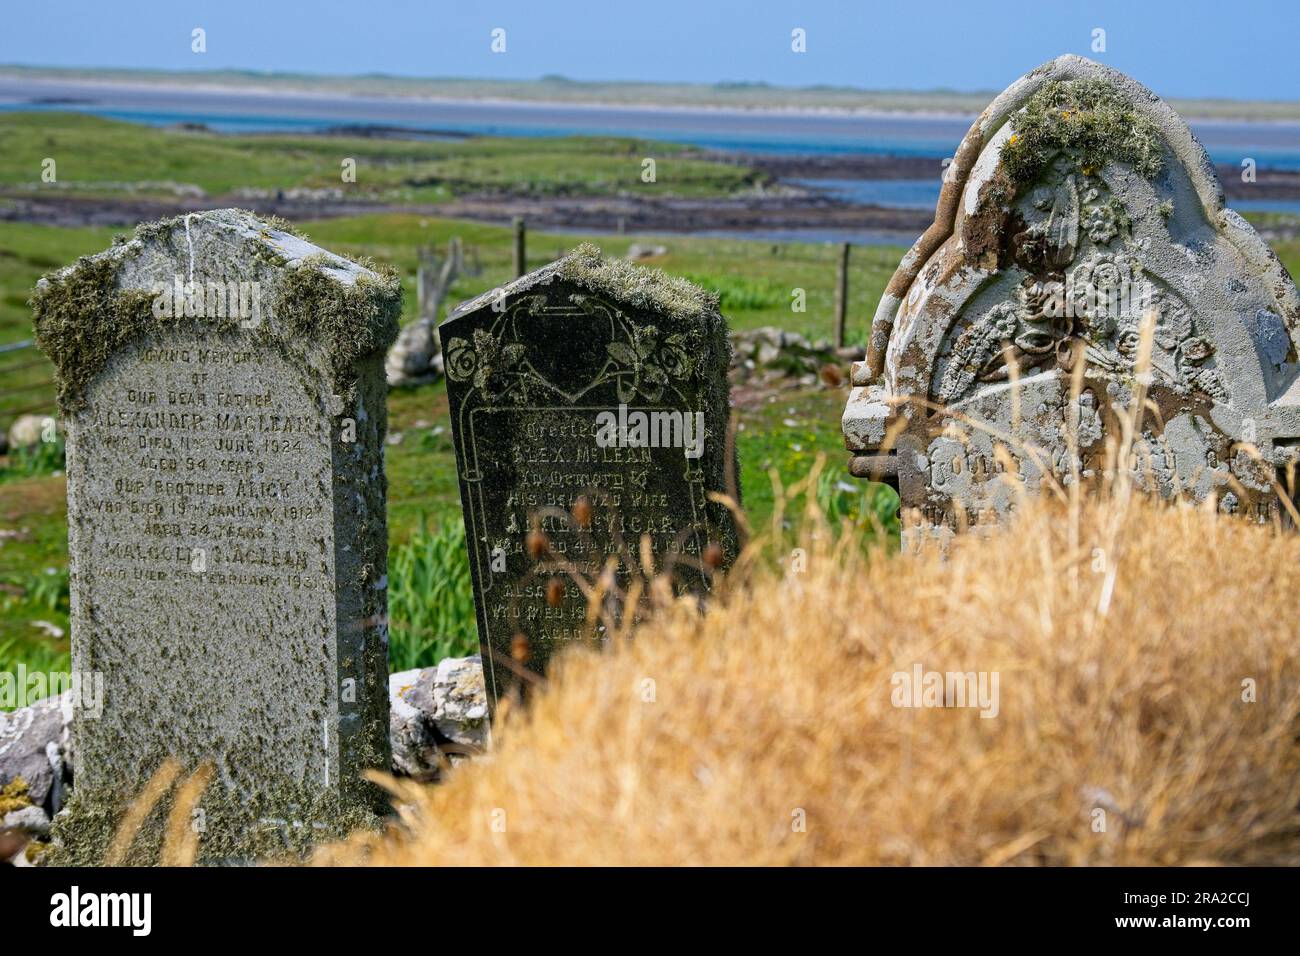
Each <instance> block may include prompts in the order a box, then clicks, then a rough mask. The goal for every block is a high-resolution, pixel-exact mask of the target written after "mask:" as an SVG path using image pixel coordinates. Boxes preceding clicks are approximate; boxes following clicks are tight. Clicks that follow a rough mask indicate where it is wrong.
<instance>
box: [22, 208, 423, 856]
mask: <svg viewBox="0 0 1300 956" xmlns="http://www.w3.org/2000/svg"><path fill="white" fill-rule="evenodd" d="M400 298H401V291H400V286H399V285H398V283H397V280H396V277H395V276H392V275H380V274H377V273H376V272H374V271H372V270H370V269H367V268H364V267H362V266H359V265H357V264H356V263H353V262H350V261H348V260H346V259H342V258H340V257H338V256H335V255H332V254H330V253H327V252H325V251H323V250H321V249H319V248H317V247H316V246H313V245H312V244H311V243H309V242H307V241H305V240H304V239H301V238H299V237H298V236H296V235H294V234H292V233H290V232H288V231H286V230H285V229H282V228H280V227H279V226H277V225H274V224H270V223H267V222H263V221H260V220H258V219H255V218H253V217H252V216H251V215H250V214H248V213H243V212H239V211H235V210H222V211H217V212H210V213H199V214H193V215H190V216H186V217H182V218H177V219H174V220H170V221H165V222H160V223H155V224H150V225H146V226H141V227H140V228H139V229H137V230H136V233H135V236H134V237H133V238H130V239H129V240H127V241H125V242H122V243H120V244H118V245H115V246H114V247H113V248H112V249H110V250H108V251H106V252H104V253H101V254H99V255H97V256H93V257H90V258H85V259H81V260H80V261H78V263H77V264H76V265H74V266H72V267H69V268H67V269H64V270H62V271H61V272H58V273H54V274H52V275H50V276H48V277H46V278H45V279H43V280H42V281H41V283H40V285H39V286H38V288H37V291H36V293H35V297H34V307H35V313H36V335H37V340H38V342H39V344H40V345H41V347H42V348H43V349H44V350H45V351H46V353H47V354H48V355H49V356H50V358H51V359H52V360H53V361H54V363H55V366H56V368H57V371H58V376H59V385H60V396H59V397H60V403H61V406H62V411H63V415H64V418H65V421H66V427H67V459H68V467H67V471H68V524H69V530H68V546H69V547H68V550H69V563H70V569H71V582H72V585H71V588H72V608H71V622H72V646H73V666H74V669H75V670H76V671H78V672H88V673H94V674H99V675H102V677H103V681H104V694H103V702H102V712H101V713H98V714H90V713H84V712H83V713H79V714H77V716H76V718H75V722H74V741H75V748H74V750H75V755H76V758H75V759H76V766H75V790H74V795H73V800H72V803H71V809H70V811H69V816H68V818H67V819H66V820H65V821H62V827H61V830H62V840H63V843H64V847H65V850H66V852H67V853H68V860H69V861H70V862H87V863H94V862H98V860H99V859H100V857H101V855H102V853H103V850H104V846H105V842H106V841H107V840H108V838H109V837H111V836H112V834H113V832H114V831H115V830H116V828H117V826H118V825H119V824H120V822H121V819H122V810H123V806H124V802H125V801H127V800H128V799H129V798H131V797H132V796H134V795H135V794H136V793H137V792H139V791H140V789H141V788H142V787H143V785H144V784H145V782H146V781H148V780H149V778H150V776H151V774H153V773H154V772H155V771H156V770H157V769H158V767H159V766H160V764H161V763H162V762H163V760H164V759H165V758H167V757H169V756H171V757H175V758H176V759H177V760H178V761H179V762H180V765H181V772H182V773H183V774H189V773H192V772H194V771H195V770H196V769H198V768H199V767H201V766H202V765H204V764H205V763H206V764H210V765H211V767H212V777H211V783H210V785H209V786H208V789H207V792H206V793H205V794H204V796H203V799H202V802H201V803H200V805H199V807H198V809H199V811H200V813H199V814H198V816H196V820H197V821H200V822H201V824H202V826H201V829H200V831H199V832H198V833H197V836H198V839H199V847H200V851H199V852H200V854H201V858H209V859H231V858H249V857H252V856H257V855H261V854H264V853H274V852H277V851H278V852H283V850H284V849H285V847H286V846H302V845H306V844H308V843H310V842H311V841H312V840H313V839H315V838H319V837H321V836H329V835H333V834H335V833H337V832H339V831H340V830H343V829H345V828H348V827H350V826H355V825H356V824H358V823H360V822H362V821H364V820H366V819H367V818H370V817H371V814H372V811H373V809H374V808H376V807H377V806H378V805H381V804H382V801H377V799H376V797H377V795H376V794H375V793H374V791H373V788H372V787H371V785H369V784H366V783H364V782H363V781H362V779H361V774H362V772H363V771H364V770H365V769H366V768H368V767H377V768H385V769H386V768H387V766H388V693H387V674H388V661H387V625H386V613H387V595H386V569H387V560H386V548H387V531H386V525H385V482H384V458H383V447H384V432H385V428H386V415H385V392H386V388H385V384H384V373H383V360H384V349H385V348H386V347H387V346H388V344H389V343H390V342H391V341H392V339H393V336H394V334H395V333H396V321H397V314H398V311H399V309H400ZM163 814H164V809H163V808H161V807H160V809H158V810H157V811H155V813H154V815H153V816H152V817H151V818H150V821H149V822H148V825H147V826H146V827H145V828H144V830H143V831H142V832H141V834H140V836H139V838H138V839H137V841H136V851H135V852H136V853H137V857H136V858H138V859H150V858H151V855H152V854H153V853H156V851H157V849H158V845H159V838H160V832H159V831H160V830H161V829H162V823H163V820H164V815H163Z"/></svg>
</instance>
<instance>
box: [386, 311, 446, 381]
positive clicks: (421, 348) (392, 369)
mask: <svg viewBox="0 0 1300 956" xmlns="http://www.w3.org/2000/svg"><path fill="white" fill-rule="evenodd" d="M384 374H385V376H386V378H387V380H388V386H389V388H399V387H403V386H407V385H422V384H424V383H426V382H434V381H437V380H438V379H439V378H440V377H441V376H442V352H441V351H440V349H439V346H438V329H437V323H436V322H434V321H433V320H432V319H417V320H416V321H414V322H412V323H411V324H410V325H407V326H406V327H405V328H403V329H402V331H401V332H400V333H398V336H397V341H396V342H394V343H393V347H392V348H391V349H389V350H388V357H387V358H386V359H385V360H384Z"/></svg>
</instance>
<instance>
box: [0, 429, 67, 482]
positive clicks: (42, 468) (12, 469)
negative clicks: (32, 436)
mask: <svg viewBox="0 0 1300 956" xmlns="http://www.w3.org/2000/svg"><path fill="white" fill-rule="evenodd" d="M65 467H66V464H65V458H64V449H63V438H62V437H60V438H59V439H57V440H56V441H41V442H37V443H36V444H35V445H32V446H30V447H25V448H15V449H14V450H13V451H11V452H10V453H9V464H8V466H6V467H3V468H0V478H3V477H5V476H9V477H14V478H27V477H30V476H32V475H49V474H53V473H54V472H56V471H63V469H64V468H65Z"/></svg>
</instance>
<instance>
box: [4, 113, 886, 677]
mask: <svg viewBox="0 0 1300 956" xmlns="http://www.w3.org/2000/svg"><path fill="white" fill-rule="evenodd" d="M51 118H57V119H58V120H59V122H58V123H55V124H53V125H49V126H40V125H37V124H35V123H33V122H32V120H31V119H30V118H29V117H24V116H9V117H0V149H4V150H6V151H7V152H6V155H16V156H17V157H18V161H17V162H16V163H10V164H6V165H5V169H6V170H7V171H8V172H7V173H6V174H5V175H8V176H10V179H9V180H8V183H9V184H13V183H14V181H15V180H14V179H13V172H12V171H13V169H14V168H15V167H22V166H23V165H24V164H29V165H31V166H32V168H33V169H39V161H40V156H41V154H42V151H43V149H45V148H49V149H50V150H51V151H54V152H56V154H61V153H64V152H66V153H67V154H68V155H80V156H85V157H86V161H87V162H88V163H93V164H94V165H93V166H90V167H88V168H85V169H79V168H77V167H76V166H74V165H70V164H68V163H63V164H61V165H60V167H59V175H60V179H61V180H62V181H67V180H71V179H73V178H74V177H75V178H76V181H77V182H79V183H82V184H99V185H98V186H95V185H86V186H85V191H86V192H87V193H88V194H90V193H93V192H95V191H96V190H97V189H100V188H104V189H105V190H106V191H108V192H113V191H116V190H118V189H119V186H107V187H105V186H104V185H103V184H106V183H118V184H122V183H127V182H139V181H146V182H147V181H154V180H157V181H162V180H169V181H175V182H192V183H195V184H198V185H200V186H201V187H202V188H203V189H205V190H206V191H214V192H215V191H222V190H228V189H231V188H233V187H235V186H236V185H250V184H253V185H259V186H264V187H268V188H287V186H289V185H292V184H299V185H304V184H305V185H310V184H312V183H314V182H316V181H317V180H316V179H315V178H314V177H318V176H325V175H327V174H326V173H325V172H321V170H322V169H326V168H328V164H329V163H331V162H334V157H335V156H337V155H338V151H339V150H340V149H342V147H343V142H344V141H340V140H332V139H326V140H320V139H316V140H313V139H311V138H307V137H302V138H298V139H294V138H291V137H290V138H286V140H285V142H283V143H282V142H281V141H280V140H279V139H278V138H277V139H271V138H257V139H256V140H255V141H251V142H248V141H243V140H240V139H238V138H225V137H214V136H209V135H206V134H187V133H181V132H169V131H159V130H151V129H141V128H139V127H134V126H125V125H124V124H118V123H109V122H106V121H101V120H93V119H88V118H86V117H77V116H59V115H57V114H54V116H53V117H51V116H45V117H42V120H50V119H51ZM36 130H40V132H41V135H43V136H44V137H45V138H44V139H39V138H37V137H36V136H35V135H34V131H36ZM87 135H89V136H92V137H98V139H97V140H96V142H97V143H98V144H99V145H98V147H97V148H96V149H94V150H85V149H84V145H83V148H82V149H79V150H69V149H68V148H67V147H68V146H69V145H71V144H72V143H73V142H75V141H76V138H77V137H78V136H87ZM272 144H274V145H273V148H270V149H268V148H267V147H268V145H272ZM355 145H356V146H357V147H358V149H357V153H358V155H359V156H364V157H368V158H367V159H366V162H371V161H375V162H378V160H379V157H381V156H386V157H388V160H387V161H388V162H390V168H389V169H388V172H387V173H386V175H390V176H391V177H392V180H391V181H396V180H397V178H399V177H400V176H407V175H410V173H411V170H412V169H414V168H415V167H416V166H418V165H420V164H422V163H430V162H436V163H443V164H445V166H444V169H451V168H454V167H456V166H457V165H458V164H459V166H460V167H462V168H463V169H464V170H466V173H465V175H466V177H467V178H466V180H465V181H466V182H470V181H471V180H470V179H469V178H468V177H471V176H472V177H473V179H472V182H473V184H474V188H483V186H484V184H486V183H490V182H491V181H493V180H494V179H496V180H498V181H501V182H507V181H509V182H510V183H511V184H512V185H517V184H518V183H519V182H520V181H524V182H536V183H538V184H539V185H538V188H539V189H543V188H544V189H558V188H560V187H561V186H562V184H563V183H564V182H565V181H566V178H565V177H568V178H569V180H572V181H574V182H579V181H580V182H581V184H582V185H581V186H580V187H574V188H579V189H581V190H583V191H586V192H587V193H588V194H590V193H591V192H593V191H599V190H601V189H606V188H609V189H614V188H622V185H621V184H620V182H619V181H618V180H617V177H618V176H620V175H622V173H623V172H624V170H623V166H624V165H627V164H631V165H630V166H628V168H629V169H632V170H633V173H632V177H633V179H635V177H636V173H637V172H638V171H639V159H638V158H637V157H639V156H640V155H642V154H641V153H640V152H638V151H637V150H635V149H632V147H631V146H629V145H628V144H627V143H625V142H615V141H611V140H603V139H602V140H558V141H550V140H548V141H543V143H542V144H541V148H540V149H539V143H538V142H535V141H530V143H529V144H528V148H527V149H526V150H525V149H522V148H521V145H520V144H519V143H516V142H513V141H508V140H502V141H486V140H479V141H473V142H472V143H453V144H424V143H421V144H411V143H400V142H398V143H394V142H388V141H371V140H359V141H356V143H355ZM254 147H257V148H254ZM361 147H365V148H366V149H368V150H371V152H369V153H363V152H362V149H361ZM11 150H12V151H13V152H12V153H10V152H9V151H11ZM475 151H477V152H478V154H479V155H480V158H479V159H474V158H473V156H474V154H475ZM430 152H438V153H440V157H439V158H438V159H434V160H430V159H428V156H429V154H430ZM665 155H666V154H665ZM485 157H486V158H485ZM575 157H581V161H576V160H575ZM690 162H693V161H690ZM706 165H707V166H709V167H712V166H713V164H706ZM525 167H526V168H527V172H526V174H524V173H521V172H520V170H521V169H523V168H525ZM561 167H562V168H563V171H560V170H561ZM361 168H362V169H363V170H364V168H365V167H364V166H362V167H361ZM714 173H719V174H720V176H721V178H710V177H712V176H713V175H714ZM674 175H677V174H676V173H675V174H674ZM736 175H739V177H740V178H739V179H736V178H727V177H735V176H736ZM745 175H746V171H745V170H743V169H739V168H738V167H730V166H722V167H719V168H718V169H717V170H714V169H712V168H709V169H704V170H703V171H702V174H701V177H700V178H699V180H698V185H699V187H700V188H701V189H708V190H720V191H727V190H731V189H733V188H739V187H741V186H743V185H744V183H743V178H744V176H745ZM521 177H522V178H521ZM2 179H3V177H0V180H2ZM663 180H664V166H663V165H662V164H661V166H660V181H661V182H663ZM0 185H3V182H0ZM421 188H423V187H421ZM430 188H432V187H430ZM629 188H630V187H629ZM421 198H422V199H428V198H430V197H428V196H423V197H421ZM298 225H299V226H300V227H301V229H302V231H303V232H305V233H306V234H307V235H308V236H309V237H310V238H311V239H312V240H314V241H315V242H317V243H319V244H320V245H322V246H324V247H326V248H328V249H331V250H333V251H336V252H339V253H341V254H343V255H349V256H354V257H356V256H372V257H374V258H375V259H376V260H378V261H381V262H386V263H390V264H392V265H393V266H395V267H397V268H398V269H399V270H400V271H401V273H402V276H403V284H404V287H405V293H406V296H405V316H404V319H405V320H409V319H411V318H412V317H413V315H414V311H415V283H414V276H415V268H416V262H417V249H418V248H419V247H421V246H438V247H442V246H445V245H446V243H447V242H448V240H450V239H451V237H452V236H457V237H459V238H460V239H461V241H462V242H463V243H464V244H465V248H466V253H467V255H466V259H467V263H468V265H469V266H470V269H469V270H467V274H463V275H462V276H461V277H460V278H459V279H458V280H457V282H456V284H455V285H454V286H453V287H452V290H451V294H450V297H449V298H450V301H451V303H452V304H454V303H455V302H458V301H461V300H464V299H467V298H470V297H472V296H474V295H477V294H478V293H480V292H483V291H486V290H488V289H491V288H494V287H495V286H497V285H500V284H501V283H503V282H505V281H507V280H508V279H510V278H511V277H512V272H511V260H510V257H511V250H510V230H509V229H508V228H506V227H498V226H491V225H484V224H480V223H470V222H460V221H454V220H448V219H441V218H435V217H423V216H416V215H406V214H391V213H386V214H376V215H370V216H360V217H352V218H340V219H328V220H318V221H309V222H301V223H298ZM122 231H123V230H118V229H108V228H84V229H69V228H57V227H50V226H39V225H30V224H24V223H13V222H0V345H3V344H6V343H12V342H17V341H20V340H23V339H26V338H29V337H30V336H31V312H30V308H29V307H28V304H27V299H28V296H29V294H30V291H31V289H32V287H33V285H34V284H35V283H36V281H37V279H39V277H40V276H41V275H42V274H44V273H46V272H49V271H51V270H53V269H57V268H59V267H60V266H62V265H65V264H67V263H70V262H72V261H74V260H75V259H76V258H77V257H78V256H82V255H88V254H92V253H95V252H98V251H100V250H102V249H104V248H107V247H108V246H109V244H110V243H111V242H112V240H113V237H114V235H115V234H117V233H119V232H122ZM646 238H647V237H645V236H637V237H630V236H621V237H613V236H578V235H568V234H565V235H559V234H548V233H544V232H537V233H532V232H530V234H529V237H528V253H529V255H528V259H529V266H530V267H537V266H540V265H542V264H544V263H546V262H549V261H551V260H552V259H554V258H556V257H557V256H560V255H562V254H564V253H565V252H567V251H568V250H569V249H571V248H572V247H573V246H574V245H576V244H577V243H578V242H580V241H583V240H584V239H586V240H590V241H593V242H595V243H596V244H597V245H599V246H601V247H602V249H603V250H604V251H605V252H606V253H607V254H609V255H623V254H625V253H626V251H627V247H628V246H629V245H630V244H631V243H632V242H633V241H646ZM655 241H656V242H661V243H662V244H664V245H666V246H667V247H668V252H667V254H666V255H664V256H661V257H659V258H658V259H656V260H655V262H654V264H655V265H656V266H659V267H661V268H664V269H665V270H667V271H669V272H672V273H675V274H680V275H686V276H689V277H690V278H691V279H692V280H694V281H696V282H698V283H700V284H702V285H705V286H707V287H709V288H711V289H713V290H714V291H717V292H718V293H719V294H720V295H721V297H722V302H723V310H724V312H725V313H726V315H727V318H728V319H729V321H730V323H731V325H732V327H733V328H737V329H745V328H754V327H758V326H763V325H776V326H781V327H783V328H787V329H790V330H793V331H798V332H801V333H804V334H806V335H808V336H810V337H812V338H824V337H828V336H830V334H831V331H832V307H833V301H834V289H833V284H834V278H835V254H836V253H835V250H834V248H832V247H831V246H827V245H812V244H798V243H788V244H773V243H770V242H757V241H744V240H726V239H692V238H685V237H679V236H670V237H660V238H658V239H656V240H655ZM901 252H902V250H901V249H897V248H883V247H881V248H876V247H863V248H859V249H857V250H855V252H854V256H853V260H852V270H851V275H850V303H849V306H850V316H851V326H850V338H851V339H852V340H854V341H856V342H858V343H864V342H865V339H866V333H867V317H868V316H869V315H870V313H871V311H872V310H873V309H874V307H875V303H876V300H877V299H878V298H879V295H880V293H881V291H882V290H883V288H884V285H885V282H886V281H887V279H888V277H889V275H890V274H891V273H892V271H893V269H894V267H895V265H896V264H897V261H898V257H899V255H900V254H901ZM796 288H802V289H804V290H805V292H806V303H807V304H806V310H805V311H802V312H794V311H793V310H792V305H791V303H792V292H793V290H794V289H796ZM51 376H52V369H51V366H50V365H49V363H48V362H46V361H45V359H44V357H43V356H41V355H40V353H39V352H36V351H35V350H32V349H25V350H22V351H19V352H15V353H11V354H9V355H0V428H7V427H8V425H9V423H10V422H11V421H12V420H13V419H14V418H15V417H16V416H17V415H18V414H20V413H22V412H24V411H34V412H38V413H41V414H44V413H46V412H48V411H50V410H52V407H53V386H52V384H51ZM769 398H770V399H771V400H770V401H766V402H764V403H763V404H762V406H761V407H754V408H748V409H746V410H745V411H744V413H743V415H742V420H741V421H742V428H741V431H740V433H739V434H738V437H737V441H738V447H739V454H740V458H741V471H742V481H743V483H744V495H745V503H746V508H747V511H748V512H749V514H750V518H751V520H752V521H754V522H756V523H763V522H766V521H767V520H768V515H769V514H770V513H771V508H772V500H773V497H772V495H773V492H772V487H773V486H772V481H771V478H770V477H769V472H775V473H776V474H777V475H778V476H779V477H780V481H781V482H782V483H784V484H785V485H787V486H788V485H789V484H790V483H792V482H793V481H795V480H797V479H798V478H800V477H802V476H803V475H804V474H805V473H806V472H807V469H808V466H809V465H810V464H811V462H812V461H814V460H815V458H816V456H817V455H818V454H819V453H820V454H824V455H826V456H827V459H828V461H829V463H830V468H829V469H828V473H827V476H826V479H825V481H824V483H823V487H822V488H820V489H819V497H820V498H821V499H822V500H823V503H824V505H825V506H826V507H828V508H829V509H830V510H831V511H833V512H835V513H836V514H844V515H846V516H848V517H856V516H858V515H859V514H865V513H867V512H872V513H875V512H888V511H889V510H890V508H891V507H892V505H891V502H890V500H889V499H888V497H885V498H881V497H880V496H879V495H878V494H877V491H878V489H877V490H872V489H870V488H867V487H865V486H863V485H862V484H861V483H859V482H850V481H847V480H845V479H846V477H847V476H846V474H845V471H844V464H845V462H844V451H843V445H842V442H841V439H840V436H839V416H840V412H841V410H842V407H843V401H844V392H843V390H831V389H824V388H821V387H816V388H799V389H794V390H791V391H789V392H782V393H780V394H779V395H772V396H769ZM389 415H390V433H391V434H392V435H393V436H394V439H395V443H394V444H391V445H389V446H388V448H387V468H388V480H389V499H388V500H389V529H390V556H391V561H392V564H393V568H392V571H393V573H392V574H390V581H391V582H392V583H391V588H390V600H391V601H392V605H393V615H392V617H393V628H392V629H393V665H394V666H395V667H407V666H414V665H416V664H427V663H432V662H434V661H436V660H437V659H438V658H439V657H441V656H444V655H446V654H449V653H468V652H469V651H470V650H472V647H473V634H474V628H473V622H472V605H471V604H470V603H469V601H470V595H469V591H468V585H467V584H465V583H464V578H463V574H464V572H465V571H466V570H467V569H466V568H465V567H464V554H463V550H462V549H461V548H460V546H459V540H460V539H458V538H456V537H455V536H456V535H457V534H459V533H461V532H460V530H459V522H460V505H459V497H458V491H457V485H456V478H455V466H454V461H455V460H454V454H453V451H452V446H451V440H450V433H449V422H448V415H447V400H446V391H445V388H444V387H443V385H442V384H434V385H428V386H423V387H420V388H416V389H409V390H398V391H395V392H393V393H392V394H391V395H390V397H389ZM60 470H61V462H60V461H59V460H58V458H57V453H56V452H50V451H47V452H46V453H44V454H42V455H41V456H39V457H38V458H36V459H32V460H28V459H25V458H20V457H19V456H10V457H9V458H8V459H5V458H0V670H13V669H14V667H15V666H16V664H17V663H18V662H22V663H24V664H26V666H28V667H29V668H36V667H41V668H44V669H49V668H51V667H57V666H60V663H61V662H63V661H65V660H66V653H67V648H68V635H67V630H68V604H67V601H68V597H67V543H66V534H67V529H66V511H65V501H64V497H65V484H64V479H63V477H62V475H61V473H60ZM453 544H454V545H455V546H452V545H453ZM437 581H446V582H452V583H453V584H455V585H456V586H455V589H454V591H455V596H454V597H448V598H444V597H438V599H437V601H436V602H435V601H434V598H433V596H432V594H430V593H425V592H426V591H429V590H430V588H431V587H432V586H433V583H434V582H437ZM457 582H459V583H457ZM462 592H463V593H462ZM435 603H437V604H441V603H446V606H447V607H448V608H450V611H449V612H448V613H446V614H439V615H431V614H430V612H429V608H430V607H432V606H433V605H434V604H435Z"/></svg>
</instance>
